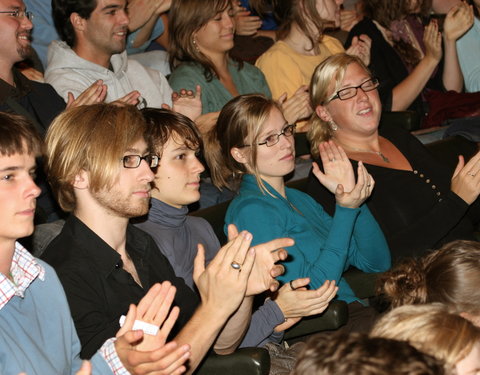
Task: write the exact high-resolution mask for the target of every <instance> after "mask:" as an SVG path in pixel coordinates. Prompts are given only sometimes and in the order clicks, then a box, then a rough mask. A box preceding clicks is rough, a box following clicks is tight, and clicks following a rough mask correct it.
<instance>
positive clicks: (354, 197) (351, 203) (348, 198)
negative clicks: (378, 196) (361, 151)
mask: <svg viewBox="0 0 480 375" xmlns="http://www.w3.org/2000/svg"><path fill="white" fill-rule="evenodd" d="M357 174H358V178H357V183H356V184H355V187H354V188H353V190H352V191H351V192H349V193H348V192H345V190H344V188H343V186H342V185H338V186H337V190H336V191H335V200H336V201H337V204H338V205H339V206H342V207H347V208H357V207H360V205H361V204H362V203H363V202H365V200H366V199H367V198H368V197H369V196H370V194H371V193H372V190H373V187H374V186H375V181H374V180H373V177H372V176H370V174H368V172H367V169H366V168H365V166H364V165H363V163H362V162H361V161H359V162H358V170H357Z"/></svg>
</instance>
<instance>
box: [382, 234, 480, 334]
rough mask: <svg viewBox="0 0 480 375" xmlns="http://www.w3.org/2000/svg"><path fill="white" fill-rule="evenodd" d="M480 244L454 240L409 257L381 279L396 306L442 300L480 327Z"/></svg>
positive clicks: (451, 309)
mask: <svg viewBox="0 0 480 375" xmlns="http://www.w3.org/2000/svg"><path fill="white" fill-rule="evenodd" d="M479 282H480V243H479V242H476V241H454V242H451V243H449V244H446V245H444V246H443V247H442V248H441V249H439V250H435V251H433V252H431V253H430V254H428V255H425V256H423V257H422V258H409V259H405V260H404V261H403V262H402V263H400V264H398V265H397V266H396V267H394V268H392V270H390V271H389V272H386V273H385V275H383V276H382V278H381V280H380V281H379V285H380V288H379V293H380V294H382V295H383V296H384V297H385V298H386V300H387V301H388V302H389V303H390V305H391V306H392V307H397V306H403V305H413V304H424V303H434V302H438V303H441V304H444V305H446V306H447V307H448V309H449V311H451V312H454V313H456V314H459V315H461V316H462V317H464V318H466V319H468V320H470V321H471V322H472V323H473V324H475V325H476V326H478V327H480V314H479V311H480V291H479V290H478V285H479V284H478V283H479Z"/></svg>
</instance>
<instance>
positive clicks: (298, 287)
mask: <svg viewBox="0 0 480 375" xmlns="http://www.w3.org/2000/svg"><path fill="white" fill-rule="evenodd" d="M309 283H310V279H309V278H308V277H307V278H303V279H296V280H292V281H291V282H290V283H287V284H285V285H283V286H282V287H281V288H280V290H279V291H278V293H277V295H276V296H275V297H274V298H273V300H274V301H275V302H276V303H277V305H278V307H279V308H280V310H282V313H283V316H284V317H285V319H286V322H285V323H282V324H280V325H278V326H277V327H276V328H275V331H277V332H280V331H282V330H285V329H287V328H290V327H291V326H292V325H294V324H295V323H297V322H298V321H299V320H300V318H302V317H305V316H311V315H317V314H321V313H322V312H324V311H325V309H326V308H327V307H328V304H329V303H330V301H331V300H332V299H333V297H335V295H336V294H337V291H338V287H337V286H336V285H335V281H328V280H327V281H325V282H324V283H323V285H322V286H321V287H320V288H318V289H316V290H308V289H307V288H306V287H307V285H308V284H309ZM292 287H293V289H292Z"/></svg>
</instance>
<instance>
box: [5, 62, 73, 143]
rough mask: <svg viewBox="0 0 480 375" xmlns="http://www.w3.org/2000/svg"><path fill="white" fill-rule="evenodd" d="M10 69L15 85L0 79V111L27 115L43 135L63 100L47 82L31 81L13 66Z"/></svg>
mask: <svg viewBox="0 0 480 375" xmlns="http://www.w3.org/2000/svg"><path fill="white" fill-rule="evenodd" d="M12 71H13V79H14V82H15V87H14V86H11V85H9V84H8V83H7V82H5V81H4V80H2V79H0V111H3V112H13V113H16V114H19V115H23V116H25V117H27V118H28V119H29V120H30V121H32V122H33V123H34V124H35V126H36V128H37V130H38V132H39V133H40V135H41V136H42V137H43V136H44V135H45V133H46V131H47V129H48V127H49V126H50V123H51V122H52V120H53V119H54V118H55V116H57V115H58V114H59V113H60V112H62V111H63V110H64V109H65V102H64V101H63V99H62V97H61V96H59V95H58V94H57V92H56V91H55V89H54V88H53V87H52V86H50V85H49V84H47V83H41V82H36V81H31V80H29V79H28V78H27V77H25V76H24V75H23V74H22V73H20V72H19V71H18V70H17V69H15V68H13V70H12Z"/></svg>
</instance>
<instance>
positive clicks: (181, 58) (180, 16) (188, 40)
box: [168, 0, 231, 80]
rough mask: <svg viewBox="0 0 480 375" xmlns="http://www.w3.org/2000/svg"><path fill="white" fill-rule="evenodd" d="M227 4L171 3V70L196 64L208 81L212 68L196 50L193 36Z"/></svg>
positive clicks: (212, 0) (224, 0) (211, 0)
mask: <svg viewBox="0 0 480 375" xmlns="http://www.w3.org/2000/svg"><path fill="white" fill-rule="evenodd" d="M230 5H231V3H230V1H229V0H202V1H198V0H175V1H173V2H172V6H171V8H170V11H169V19H168V22H169V23H168V27H169V54H170V65H171V67H172V70H173V69H174V68H175V67H176V66H178V65H179V64H181V63H182V62H197V63H199V64H201V65H202V66H203V67H204V69H205V75H206V77H207V79H208V80H210V79H211V78H212V77H213V74H214V73H215V68H214V66H213V63H212V62H211V61H210V59H209V58H208V57H207V56H205V55H204V54H203V53H202V52H200V50H199V49H198V47H197V45H196V41H195V32H196V31H198V30H199V29H200V28H202V27H203V26H205V25H206V24H207V23H208V22H209V21H210V20H211V19H213V18H214V17H215V16H216V15H217V14H218V13H220V12H222V11H224V10H225V9H226V8H227V7H228V6H230Z"/></svg>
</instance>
